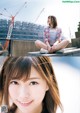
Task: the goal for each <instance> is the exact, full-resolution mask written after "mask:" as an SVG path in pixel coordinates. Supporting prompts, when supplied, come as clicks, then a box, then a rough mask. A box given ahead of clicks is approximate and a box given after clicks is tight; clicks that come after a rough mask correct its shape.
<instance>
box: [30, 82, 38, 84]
mask: <svg viewBox="0 0 80 113" xmlns="http://www.w3.org/2000/svg"><path fill="white" fill-rule="evenodd" d="M37 84H38V82H35V81H33V82H30V85H37Z"/></svg>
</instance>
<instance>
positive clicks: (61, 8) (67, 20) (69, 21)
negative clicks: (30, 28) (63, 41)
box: [0, 0, 80, 38]
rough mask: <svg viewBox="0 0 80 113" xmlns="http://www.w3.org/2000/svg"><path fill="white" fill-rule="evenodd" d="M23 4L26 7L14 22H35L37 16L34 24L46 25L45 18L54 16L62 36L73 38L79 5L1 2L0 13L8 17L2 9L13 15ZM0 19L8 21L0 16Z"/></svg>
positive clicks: (45, 0)
mask: <svg viewBox="0 0 80 113" xmlns="http://www.w3.org/2000/svg"><path fill="white" fill-rule="evenodd" d="M25 2H27V4H26V6H25V7H23V8H22V10H21V11H20V13H19V14H18V15H17V16H16V18H15V20H19V21H28V22H35V20H36V19H37V17H38V16H39V18H38V19H37V21H36V23H37V24H41V25H47V17H48V16H49V15H54V16H56V18H57V21H58V26H59V27H61V28H62V31H63V34H64V35H65V36H67V37H72V38H75V32H76V31H77V28H78V23H79V21H80V3H63V2H62V0H13V1H12V0H1V1H0V13H3V14H4V15H8V14H7V13H6V11H4V8H6V9H7V10H8V12H9V13H11V14H12V15H15V13H16V12H17V11H18V10H19V9H20V7H21V6H22V5H23V4H24V3H25ZM43 9H44V10H43ZM42 10H43V11H42ZM41 11H42V13H41ZM40 13H41V14H40ZM0 18H6V19H9V18H7V17H5V16H1V15H0ZM70 32H71V36H70Z"/></svg>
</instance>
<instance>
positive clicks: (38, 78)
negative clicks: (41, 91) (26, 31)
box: [28, 77, 40, 80]
mask: <svg viewBox="0 0 80 113" xmlns="http://www.w3.org/2000/svg"><path fill="white" fill-rule="evenodd" d="M33 79H40V78H37V77H31V78H29V79H28V80H33Z"/></svg>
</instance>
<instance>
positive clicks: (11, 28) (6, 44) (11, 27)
mask: <svg viewBox="0 0 80 113" xmlns="http://www.w3.org/2000/svg"><path fill="white" fill-rule="evenodd" d="M26 4H27V2H25V3H24V4H23V5H22V6H21V7H20V9H19V10H18V11H17V12H16V14H15V15H14V16H13V15H12V14H10V13H9V12H8V11H7V9H6V8H4V10H5V11H6V12H7V13H8V14H10V16H8V17H10V18H11V22H10V25H9V29H8V33H7V37H6V41H5V43H4V45H3V46H2V49H3V50H7V49H8V47H9V42H10V40H11V34H12V30H13V25H14V19H15V17H16V16H17V15H18V14H19V12H20V11H21V10H22V8H23V7H25V6H26ZM0 15H3V16H6V15H4V14H2V13H0Z"/></svg>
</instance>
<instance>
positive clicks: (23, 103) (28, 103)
mask: <svg viewBox="0 0 80 113" xmlns="http://www.w3.org/2000/svg"><path fill="white" fill-rule="evenodd" d="M32 102H33V100H32V101H29V102H20V101H18V103H19V104H20V105H21V106H24V107H26V106H29V105H30V104H31V103H32Z"/></svg>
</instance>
